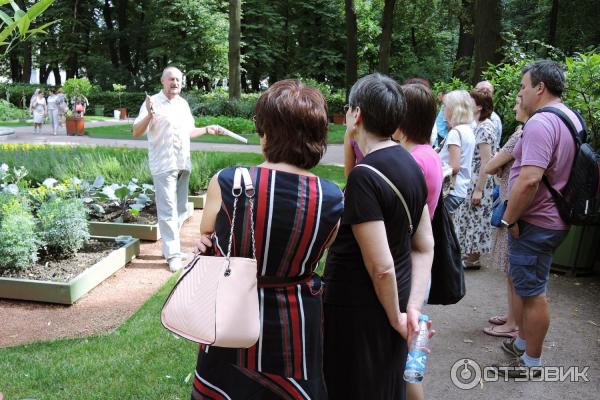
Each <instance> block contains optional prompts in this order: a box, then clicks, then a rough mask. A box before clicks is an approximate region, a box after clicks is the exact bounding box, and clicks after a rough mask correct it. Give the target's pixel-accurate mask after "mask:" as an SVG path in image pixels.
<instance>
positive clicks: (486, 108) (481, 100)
mask: <svg viewBox="0 0 600 400" xmlns="http://www.w3.org/2000/svg"><path fill="white" fill-rule="evenodd" d="M469 94H470V95H471V97H472V98H473V100H474V101H475V105H476V106H480V107H481V112H480V113H479V122H481V121H484V120H486V119H488V118H489V117H490V116H491V115H492V111H494V102H493V100H492V96H491V94H490V93H489V92H488V91H484V90H471V92H470V93H469Z"/></svg>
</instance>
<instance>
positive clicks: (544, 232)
mask: <svg viewBox="0 0 600 400" xmlns="http://www.w3.org/2000/svg"><path fill="white" fill-rule="evenodd" d="M564 81H565V78H564V74H563V72H562V68H561V67H560V66H559V65H558V64H556V63H554V62H552V61H536V62H534V63H531V64H529V65H527V66H526V67H525V68H524V69H523V75H522V78H521V86H520V90H519V98H520V99H521V106H522V107H523V109H524V110H525V112H526V113H527V114H528V115H529V116H531V118H530V119H529V120H528V121H527V124H526V125H525V127H524V128H523V134H522V137H521V140H520V141H519V142H518V143H517V145H516V146H515V150H514V156H515V162H514V164H513V166H512V169H511V170H510V178H509V197H508V206H507V209H506V212H505V213H504V217H503V219H502V224H503V225H504V226H505V227H507V228H508V230H509V232H510V235H509V250H508V256H509V263H510V267H509V274H510V279H512V284H513V288H514V292H515V294H516V296H514V297H515V298H514V299H513V302H517V303H520V304H521V305H522V307H519V306H518V304H517V306H515V310H522V311H521V312H517V313H516V315H515V317H516V320H517V324H518V326H519V327H520V332H519V336H518V337H517V338H515V339H509V340H505V341H504V342H503V343H502V349H503V350H505V351H506V352H507V353H509V354H511V355H513V356H515V357H516V358H515V359H513V360H511V361H510V362H509V363H507V364H504V365H503V367H510V368H508V369H506V368H499V372H500V373H501V374H503V375H504V374H508V376H510V377H528V376H539V375H540V374H541V370H540V369H539V368H538V369H536V368H533V369H532V367H540V366H541V355H542V345H543V343H544V338H545V337H546V333H547V331H548V326H549V324H550V314H549V310H548V303H547V301H546V288H547V284H548V277H549V274H550V266H551V264H552V254H553V253H554V250H556V248H557V247H558V246H559V245H560V243H561V242H562V240H563V239H564V237H565V236H566V234H567V232H568V229H569V225H568V224H566V223H565V222H564V221H563V220H562V219H561V218H560V215H559V213H558V209H557V207H556V204H555V202H554V200H553V199H552V195H551V194H550V192H549V191H548V189H547V188H546V186H545V185H544V184H543V183H542V182H541V181H542V177H543V176H544V175H545V176H546V177H547V178H548V181H549V182H550V185H552V186H553V187H554V188H555V189H556V190H558V191H560V190H562V189H563V188H564V186H565V185H566V183H567V180H568V179H569V175H570V172H571V167H572V165H573V159H574V157H575V143H574V141H573V137H572V136H571V133H570V131H569V129H568V128H567V127H566V126H565V124H564V123H563V122H562V121H561V120H560V118H559V117H558V116H556V115H554V114H551V113H546V112H542V113H537V114H535V115H533V116H532V114H534V113H535V112H536V111H537V110H539V109H540V108H543V107H555V108H557V109H559V110H561V111H563V112H564V113H565V114H567V116H569V118H571V120H572V121H573V123H574V124H575V127H576V128H577V129H578V130H579V129H581V124H580V123H579V120H578V119H577V117H576V116H575V114H574V113H573V112H572V111H571V110H569V109H568V108H567V107H566V106H565V105H564V104H562V103H561V99H560V96H561V94H562V92H563V89H564Z"/></svg>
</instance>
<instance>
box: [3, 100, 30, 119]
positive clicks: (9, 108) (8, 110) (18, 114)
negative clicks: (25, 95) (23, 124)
mask: <svg viewBox="0 0 600 400" xmlns="http://www.w3.org/2000/svg"><path fill="white" fill-rule="evenodd" d="M28 117H29V113H28V112H27V110H23V109H21V108H17V107H15V106H14V105H12V104H11V103H9V102H8V101H6V100H3V99H0V121H10V120H13V119H25V118H28Z"/></svg>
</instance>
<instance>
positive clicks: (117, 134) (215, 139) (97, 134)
mask: <svg viewBox="0 0 600 400" xmlns="http://www.w3.org/2000/svg"><path fill="white" fill-rule="evenodd" d="M0 126H1V125H0ZM131 127H132V125H131V124H119V125H111V126H98V127H89V126H87V127H86V129H85V131H86V133H87V134H88V135H90V137H93V138H98V139H135V140H140V139H143V140H146V139H145V137H144V136H142V137H141V138H134V137H133V136H132V134H131ZM345 131H346V127H345V126H344V125H337V124H329V143H330V144H342V143H344V132H345ZM236 133H237V132H236ZM241 135H242V136H244V137H245V138H247V139H248V143H249V144H258V143H259V142H258V136H257V135H256V134H255V133H243V132H242V133H241ZM192 141H193V142H206V143H238V144H239V143H240V142H238V141H237V140H235V139H232V138H230V137H228V136H214V135H203V136H200V137H197V138H194V139H192Z"/></svg>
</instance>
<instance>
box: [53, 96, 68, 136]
mask: <svg viewBox="0 0 600 400" xmlns="http://www.w3.org/2000/svg"><path fill="white" fill-rule="evenodd" d="M56 97H57V99H56V103H57V104H58V126H60V127H62V126H63V125H64V123H65V113H66V112H67V110H68V109H69V105H68V104H67V98H66V96H65V94H64V93H63V90H62V88H58V90H57V91H56Z"/></svg>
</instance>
